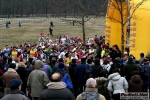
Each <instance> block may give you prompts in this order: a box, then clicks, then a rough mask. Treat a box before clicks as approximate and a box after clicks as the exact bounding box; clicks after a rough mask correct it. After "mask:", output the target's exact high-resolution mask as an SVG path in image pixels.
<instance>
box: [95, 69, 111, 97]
mask: <svg viewBox="0 0 150 100" xmlns="http://www.w3.org/2000/svg"><path fill="white" fill-rule="evenodd" d="M95 80H96V82H97V88H98V93H100V94H102V95H103V96H104V97H105V98H106V100H111V99H110V93H109V91H108V89H107V86H108V83H109V81H108V79H107V71H106V70H101V71H100V73H99V77H97V78H95Z"/></svg>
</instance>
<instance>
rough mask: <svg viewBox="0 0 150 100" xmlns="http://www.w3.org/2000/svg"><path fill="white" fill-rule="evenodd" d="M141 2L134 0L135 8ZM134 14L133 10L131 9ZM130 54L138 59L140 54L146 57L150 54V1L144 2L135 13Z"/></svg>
mask: <svg viewBox="0 0 150 100" xmlns="http://www.w3.org/2000/svg"><path fill="white" fill-rule="evenodd" d="M140 1H141V0H132V1H131V3H130V4H131V6H135V5H136V4H138V3H139V2H140ZM131 13H132V9H131ZM130 26H131V27H130V54H133V55H134V56H135V57H136V58H137V59H139V58H140V55H139V54H140V53H141V52H142V53H144V54H145V55H146V54H148V53H149V52H150V1H149V0H148V1H146V2H144V3H143V4H142V5H141V6H140V7H139V8H138V9H137V10H136V11H135V13H134V15H133V18H132V19H131V23H130Z"/></svg>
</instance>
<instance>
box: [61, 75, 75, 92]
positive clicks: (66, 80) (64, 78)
mask: <svg viewBox="0 0 150 100" xmlns="http://www.w3.org/2000/svg"><path fill="white" fill-rule="evenodd" d="M62 81H63V82H64V83H66V86H67V88H68V89H73V86H72V83H71V82H70V81H69V79H68V74H67V73H65V74H64V76H63V77H62Z"/></svg>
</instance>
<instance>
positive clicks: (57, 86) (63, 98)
mask: <svg viewBox="0 0 150 100" xmlns="http://www.w3.org/2000/svg"><path fill="white" fill-rule="evenodd" d="M47 87H48V89H46V90H44V91H43V92H42V94H41V96H40V98H39V100H75V97H74V95H73V93H72V92H71V91H70V90H69V89H67V88H66V84H65V83H64V82H62V76H61V74H60V73H54V74H53V75H52V77H51V82H50V83H48V84H47Z"/></svg>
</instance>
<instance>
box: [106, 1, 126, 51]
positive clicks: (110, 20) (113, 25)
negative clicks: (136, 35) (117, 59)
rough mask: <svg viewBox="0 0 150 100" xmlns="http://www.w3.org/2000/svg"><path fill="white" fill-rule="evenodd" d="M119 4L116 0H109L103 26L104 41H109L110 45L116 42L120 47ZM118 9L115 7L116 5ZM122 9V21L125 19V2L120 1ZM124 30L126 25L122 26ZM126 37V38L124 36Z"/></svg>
mask: <svg viewBox="0 0 150 100" xmlns="http://www.w3.org/2000/svg"><path fill="white" fill-rule="evenodd" d="M120 5H121V4H119V3H118V2H116V0H111V2H110V3H109V4H108V9H107V15H106V27H105V37H106V40H105V42H106V43H109V44H110V46H113V45H115V44H117V45H118V46H119V48H120V49H121V34H122V32H121V16H120V13H119V10H118V9H119V8H120ZM115 6H116V7H117V8H118V9H116V7H115ZM122 6H123V8H122V10H123V16H124V18H123V19H124V21H125V20H126V19H127V4H126V3H122ZM124 32H126V25H125V27H124ZM125 39H126V38H125Z"/></svg>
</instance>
